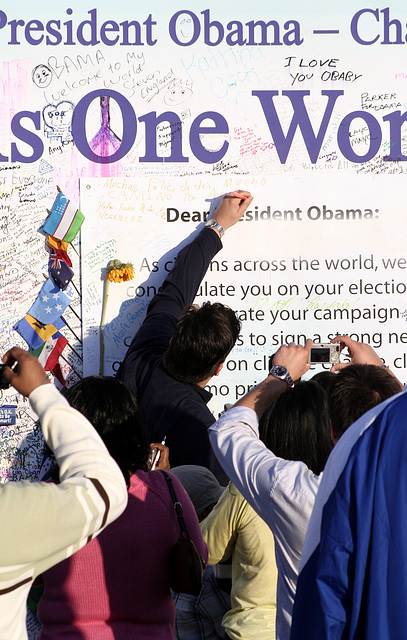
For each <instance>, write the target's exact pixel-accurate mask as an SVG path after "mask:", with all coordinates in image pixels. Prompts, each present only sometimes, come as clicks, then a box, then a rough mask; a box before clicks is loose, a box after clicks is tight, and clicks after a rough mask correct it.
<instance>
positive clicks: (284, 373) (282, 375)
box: [269, 364, 294, 387]
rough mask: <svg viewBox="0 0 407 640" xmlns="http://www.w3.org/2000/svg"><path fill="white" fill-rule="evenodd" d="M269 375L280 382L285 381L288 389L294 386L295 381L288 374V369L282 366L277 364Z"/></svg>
mask: <svg viewBox="0 0 407 640" xmlns="http://www.w3.org/2000/svg"><path fill="white" fill-rule="evenodd" d="M269 375H270V376H274V377H275V378H278V379H279V380H284V381H285V382H286V383H287V386H288V387H292V386H293V384H294V383H293V379H292V377H291V376H290V374H289V372H288V369H286V367H283V366H282V365H281V364H275V365H274V366H273V367H271V369H270V372H269Z"/></svg>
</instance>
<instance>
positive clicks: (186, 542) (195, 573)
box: [160, 469, 204, 596]
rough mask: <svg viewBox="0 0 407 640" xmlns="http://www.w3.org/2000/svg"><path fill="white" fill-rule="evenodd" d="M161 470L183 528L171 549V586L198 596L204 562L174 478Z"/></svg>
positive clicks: (176, 589) (173, 588)
mask: <svg viewBox="0 0 407 640" xmlns="http://www.w3.org/2000/svg"><path fill="white" fill-rule="evenodd" d="M160 471H161V473H162V474H163V476H164V477H165V479H166V481H167V484H168V488H169V490H170V494H171V498H172V501H173V503H174V509H175V511H176V514H177V518H178V522H179V526H180V529H181V531H180V537H179V539H178V542H177V543H176V544H175V545H174V547H173V548H172V549H171V553H170V557H169V583H170V587H171V589H172V590H173V591H175V592H176V593H189V594H190V595H193V596H197V595H199V593H200V591H201V589H202V576H203V570H204V562H203V560H202V558H201V556H200V555H199V552H198V549H197V548H196V546H195V544H194V543H193V541H192V540H191V538H190V536H189V533H188V528H187V525H186V522H185V520H184V515H183V512H182V505H181V503H180V502H179V500H178V498H177V494H176V493H175V489H174V485H173V482H172V478H170V476H169V475H168V474H167V473H166V472H165V471H163V470H162V469H160Z"/></svg>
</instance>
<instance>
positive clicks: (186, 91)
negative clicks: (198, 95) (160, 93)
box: [164, 82, 192, 107]
mask: <svg viewBox="0 0 407 640" xmlns="http://www.w3.org/2000/svg"><path fill="white" fill-rule="evenodd" d="M191 96H192V89H191V88H190V87H188V86H187V85H185V84H183V83H182V82H178V83H174V84H172V85H171V86H170V88H169V89H168V90H167V92H166V93H165V95H164V102H165V104H168V105H169V106H170V107H171V106H175V105H177V104H182V103H183V102H185V100H188V98H190V97H191Z"/></svg>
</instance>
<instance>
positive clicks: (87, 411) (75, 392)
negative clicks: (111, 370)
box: [64, 376, 150, 485]
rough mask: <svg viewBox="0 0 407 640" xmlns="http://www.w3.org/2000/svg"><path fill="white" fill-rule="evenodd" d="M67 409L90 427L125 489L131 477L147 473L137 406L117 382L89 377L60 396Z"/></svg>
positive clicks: (147, 446) (143, 439)
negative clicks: (105, 450) (93, 429)
mask: <svg viewBox="0 0 407 640" xmlns="http://www.w3.org/2000/svg"><path fill="white" fill-rule="evenodd" d="M64 395H65V397H66V399H67V400H68V402H69V404H70V405H71V407H73V408H74V409H77V410H78V411H79V412H80V413H82V414H83V415H84V416H85V417H86V418H87V419H88V420H89V422H91V423H92V425H93V426H94V428H95V429H96V431H97V432H98V434H99V435H100V437H101V438H102V440H103V442H104V443H105V445H106V448H107V449H108V451H109V453H110V455H111V456H112V458H114V460H116V462H117V464H118V465H119V467H120V469H121V471H122V473H123V475H124V477H125V480H126V483H127V485H128V484H129V479H130V475H131V473H133V472H134V471H137V470H138V469H142V470H143V471H147V470H148V464H147V460H148V456H149V455H150V447H149V444H148V443H147V439H146V436H145V433H144V429H143V426H142V424H141V419H140V412H139V409H138V406H137V402H136V400H135V398H134V396H133V394H132V393H131V391H129V389H128V388H127V387H126V386H125V385H124V384H123V383H122V382H120V380H118V379H117V378H112V377H108V376H89V377H87V378H83V379H82V380H79V381H78V382H77V383H76V384H75V385H73V386H72V387H71V388H70V389H68V390H67V391H66V392H65V393H64Z"/></svg>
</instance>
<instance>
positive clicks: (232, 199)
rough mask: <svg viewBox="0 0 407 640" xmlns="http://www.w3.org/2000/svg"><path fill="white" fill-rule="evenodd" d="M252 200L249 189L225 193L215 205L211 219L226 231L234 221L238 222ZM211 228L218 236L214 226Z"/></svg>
mask: <svg viewBox="0 0 407 640" xmlns="http://www.w3.org/2000/svg"><path fill="white" fill-rule="evenodd" d="M252 201H253V196H252V195H251V193H250V192H249V191H234V192H233V193H231V194H226V195H225V196H223V198H222V200H221V201H220V203H219V204H218V206H217V207H216V209H215V212H214V214H213V216H212V218H211V220H214V221H215V222H217V223H218V224H220V226H221V227H222V229H223V230H224V231H226V230H227V229H229V228H230V227H233V225H235V224H236V222H239V220H240V218H241V217H242V215H243V214H244V213H245V211H246V210H247V209H248V208H249V206H250V205H251V203H252ZM212 229H213V231H215V232H216V233H217V234H218V235H219V237H220V236H221V234H220V232H219V231H218V230H217V229H216V227H212Z"/></svg>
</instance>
